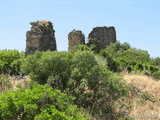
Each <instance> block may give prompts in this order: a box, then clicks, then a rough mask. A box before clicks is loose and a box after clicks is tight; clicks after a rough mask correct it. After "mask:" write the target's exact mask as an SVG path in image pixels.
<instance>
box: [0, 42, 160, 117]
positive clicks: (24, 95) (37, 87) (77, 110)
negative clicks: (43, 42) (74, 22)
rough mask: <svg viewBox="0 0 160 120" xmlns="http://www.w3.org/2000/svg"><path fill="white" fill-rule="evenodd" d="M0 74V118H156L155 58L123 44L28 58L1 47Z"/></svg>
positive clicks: (159, 70) (159, 69) (158, 62)
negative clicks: (98, 49)
mask: <svg viewBox="0 0 160 120" xmlns="http://www.w3.org/2000/svg"><path fill="white" fill-rule="evenodd" d="M123 73H125V74H123ZM0 74H1V76H0V85H1V86H0V90H1V96H0V119H2V120H8V119H10V120H14V119H19V120H26V119H27V120H32V119H35V120H39V119H51V120H83V119H84V120H118V119H119V120H124V119H136V120H137V119H139V118H134V117H133V116H129V115H139V114H142V113H143V114H153V115H155V116H150V118H151V119H158V114H159V113H158V111H159V106H160V104H159V93H158V91H159V87H158V85H159V76H160V58H150V55H149V54H148V52H147V51H144V50H140V49H136V48H132V47H131V46H130V45H129V44H128V43H120V42H116V43H111V44H110V45H109V46H107V48H106V49H103V50H101V51H98V52H97V51H96V46H94V45H93V46H90V47H88V46H86V45H78V46H76V47H75V49H73V50H72V51H69V52H58V51H53V52H51V51H46V52H39V51H37V52H36V53H35V54H34V55H29V56H28V57H24V52H19V51H17V50H2V51H0ZM153 78H154V79H153ZM126 115H128V116H126ZM156 115H157V116H156ZM145 117H146V116H144V119H146V118H145ZM150 118H148V119H150ZM141 119H142V118H141Z"/></svg>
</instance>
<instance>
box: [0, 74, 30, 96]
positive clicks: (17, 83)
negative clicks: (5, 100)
mask: <svg viewBox="0 0 160 120" xmlns="http://www.w3.org/2000/svg"><path fill="white" fill-rule="evenodd" d="M28 81H30V79H29V77H27V76H25V77H23V78H18V77H10V76H8V75H3V74H2V75H0V93H3V92H4V91H10V90H16V89H18V88H22V87H26V86H27V85H28Z"/></svg>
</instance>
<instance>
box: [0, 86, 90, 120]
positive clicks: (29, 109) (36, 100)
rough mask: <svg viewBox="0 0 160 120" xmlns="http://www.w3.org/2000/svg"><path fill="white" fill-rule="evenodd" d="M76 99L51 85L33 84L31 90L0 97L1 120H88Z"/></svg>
mask: <svg viewBox="0 0 160 120" xmlns="http://www.w3.org/2000/svg"><path fill="white" fill-rule="evenodd" d="M73 100H74V97H72V96H69V95H66V94H64V93H61V92H60V91H59V90H56V89H52V88H51V87H50V86H49V85H44V86H43V85H38V84H36V83H32V84H31V85H30V86H29V88H20V89H18V90H17V91H10V92H5V93H4V94H3V95H1V96H0V119H1V120H18V119H20V120H33V119H34V120H42V119H43V120H44V119H45V120H87V116H88V115H86V114H84V111H83V110H82V109H80V108H77V106H76V105H73Z"/></svg>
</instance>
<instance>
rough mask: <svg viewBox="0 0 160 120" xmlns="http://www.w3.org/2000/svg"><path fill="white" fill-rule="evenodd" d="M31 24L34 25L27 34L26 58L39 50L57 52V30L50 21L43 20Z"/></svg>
mask: <svg viewBox="0 0 160 120" xmlns="http://www.w3.org/2000/svg"><path fill="white" fill-rule="evenodd" d="M30 24H31V25H32V27H31V30H30V31H27V33H26V38H27V39H26V51H25V55H26V56H28V55H31V54H34V53H35V52H36V51H37V50H38V51H46V50H51V51H55V50H57V46H56V39H55V35H54V34H55V30H54V29H53V25H52V23H51V22H50V21H47V20H42V21H36V22H31V23H30Z"/></svg>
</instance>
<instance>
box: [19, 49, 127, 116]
mask: <svg viewBox="0 0 160 120" xmlns="http://www.w3.org/2000/svg"><path fill="white" fill-rule="evenodd" d="M103 59H104V58H102V57H101V56H98V55H95V54H94V53H92V52H90V51H86V50H83V51H71V52H57V51H54V52H50V51H47V52H42V53H41V52H37V53H35V54H34V55H30V56H28V57H27V58H25V60H24V61H23V64H22V66H21V67H22V71H23V72H24V73H25V74H28V75H30V77H31V79H32V80H33V81H38V82H39V83H41V84H45V83H49V84H50V85H51V86H52V88H56V89H59V90H61V91H64V92H66V93H67V94H68V95H72V96H75V100H74V103H75V104H77V105H78V106H80V107H84V108H86V109H88V111H89V112H90V114H92V115H93V116H94V117H95V116H98V117H97V119H100V118H104V119H106V118H107V117H111V116H112V117H114V118H116V117H117V116H116V115H117V114H120V113H115V114H111V113H113V111H114V109H115V108H114V107H113V106H114V102H113V101H116V100H118V99H119V98H121V97H122V96H126V94H127V92H126V90H125V88H126V85H125V84H124V83H123V82H122V81H121V79H119V78H117V77H116V76H115V75H114V74H113V73H112V72H111V71H109V70H108V69H107V67H106V66H105V63H106V62H105V61H104V60H103ZM104 62H105V63H104ZM111 109H112V110H111ZM106 111H108V112H106Z"/></svg>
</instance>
